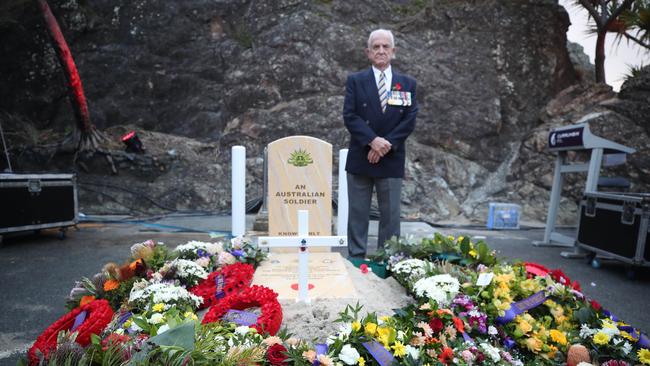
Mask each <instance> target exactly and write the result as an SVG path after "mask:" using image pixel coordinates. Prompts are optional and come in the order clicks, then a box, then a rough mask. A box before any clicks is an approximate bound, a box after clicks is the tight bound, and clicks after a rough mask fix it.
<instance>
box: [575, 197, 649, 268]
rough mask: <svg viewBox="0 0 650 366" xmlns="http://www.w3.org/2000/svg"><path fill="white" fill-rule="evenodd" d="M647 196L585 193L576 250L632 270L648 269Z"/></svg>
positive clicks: (581, 205)
mask: <svg viewBox="0 0 650 366" xmlns="http://www.w3.org/2000/svg"><path fill="white" fill-rule="evenodd" d="M648 221H650V193H616V194H612V193H586V194H585V195H584V197H583V198H582V201H581V202H580V220H579V224H578V242H577V245H578V247H580V248H582V249H585V250H586V251H589V252H592V253H596V254H601V255H604V256H606V257H611V258H614V259H617V260H620V261H622V262H625V263H628V264H631V265H634V266H648V265H650V244H649V243H648V239H649V238H650V235H648V230H649V228H648Z"/></svg>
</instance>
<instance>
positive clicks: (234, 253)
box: [230, 249, 244, 258]
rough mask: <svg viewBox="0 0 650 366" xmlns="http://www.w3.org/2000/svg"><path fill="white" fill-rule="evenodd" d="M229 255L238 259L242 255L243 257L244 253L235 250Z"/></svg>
mask: <svg viewBox="0 0 650 366" xmlns="http://www.w3.org/2000/svg"><path fill="white" fill-rule="evenodd" d="M230 254H232V255H234V256H235V257H237V258H239V257H241V256H242V255H244V251H243V250H240V249H237V250H233V251H231V252H230Z"/></svg>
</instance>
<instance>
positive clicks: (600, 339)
mask: <svg viewBox="0 0 650 366" xmlns="http://www.w3.org/2000/svg"><path fill="white" fill-rule="evenodd" d="M608 342H609V336H608V335H607V334H606V333H603V332H598V333H596V334H594V343H596V344H597V345H601V346H602V345H603V344H607V343H608Z"/></svg>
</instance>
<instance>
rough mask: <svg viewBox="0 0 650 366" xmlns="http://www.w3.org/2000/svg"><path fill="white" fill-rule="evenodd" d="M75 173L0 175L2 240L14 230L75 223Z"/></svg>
mask: <svg viewBox="0 0 650 366" xmlns="http://www.w3.org/2000/svg"><path fill="white" fill-rule="evenodd" d="M78 220H79V213H78V206H77V185H76V180H75V176H74V175H73V174H0V241H1V239H2V235H3V234H6V233H11V232H18V231H29V230H39V229H45V228H53V227H60V228H65V227H67V226H72V225H76V224H77V222H78Z"/></svg>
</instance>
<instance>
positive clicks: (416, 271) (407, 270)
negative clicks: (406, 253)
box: [393, 258, 427, 280]
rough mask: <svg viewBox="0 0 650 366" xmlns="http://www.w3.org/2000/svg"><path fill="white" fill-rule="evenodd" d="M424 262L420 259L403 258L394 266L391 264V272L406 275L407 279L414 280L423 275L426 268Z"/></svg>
mask: <svg viewBox="0 0 650 366" xmlns="http://www.w3.org/2000/svg"><path fill="white" fill-rule="evenodd" d="M426 263H427V262H425V261H423V260H421V259H416V258H412V259H406V260H403V261H401V262H399V263H397V264H395V266H393V272H395V273H396V274H399V275H403V276H407V277H408V278H409V279H412V280H415V279H419V278H421V277H422V276H424V274H425V272H426V270H425V267H426Z"/></svg>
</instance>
